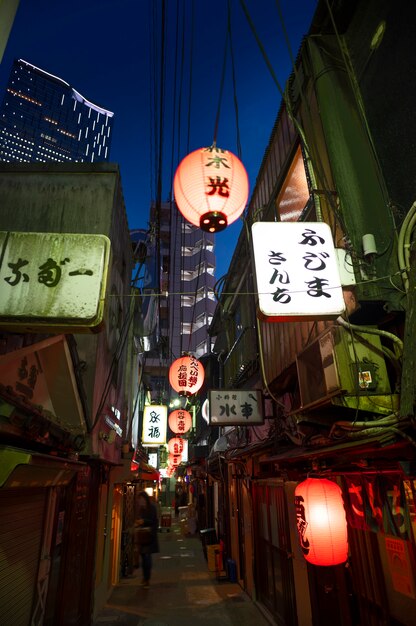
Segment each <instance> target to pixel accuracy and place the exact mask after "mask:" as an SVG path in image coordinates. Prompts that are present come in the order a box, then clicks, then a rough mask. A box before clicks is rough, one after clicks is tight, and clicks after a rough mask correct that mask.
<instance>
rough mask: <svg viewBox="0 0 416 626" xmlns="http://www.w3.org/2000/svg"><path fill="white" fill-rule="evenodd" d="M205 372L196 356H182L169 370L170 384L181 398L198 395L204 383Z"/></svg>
mask: <svg viewBox="0 0 416 626" xmlns="http://www.w3.org/2000/svg"><path fill="white" fill-rule="evenodd" d="M204 377H205V370H204V367H203V365H202V363H201V362H200V361H198V359H196V358H195V357H194V356H188V355H187V356H182V357H180V358H179V359H176V361H174V362H173V363H172V365H171V366H170V369H169V382H170V384H171V386H172V387H173V389H174V390H175V391H176V392H177V393H178V394H179V395H180V396H191V395H193V394H195V393H197V392H198V391H199V390H200V389H201V387H202V384H203V382H204Z"/></svg>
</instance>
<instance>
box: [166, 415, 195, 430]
mask: <svg viewBox="0 0 416 626" xmlns="http://www.w3.org/2000/svg"><path fill="white" fill-rule="evenodd" d="M168 424H169V428H170V429H171V431H172V432H173V433H175V434H180V435H183V434H184V433H187V432H188V430H190V429H191V428H192V415H191V414H190V413H189V412H188V411H184V409H177V410H176V411H172V413H170V414H169V418H168Z"/></svg>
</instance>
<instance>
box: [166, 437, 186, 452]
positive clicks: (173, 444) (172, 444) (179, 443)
mask: <svg viewBox="0 0 416 626" xmlns="http://www.w3.org/2000/svg"><path fill="white" fill-rule="evenodd" d="M168 450H169V452H170V453H171V454H182V452H183V439H181V438H180V437H173V438H172V439H169V441H168Z"/></svg>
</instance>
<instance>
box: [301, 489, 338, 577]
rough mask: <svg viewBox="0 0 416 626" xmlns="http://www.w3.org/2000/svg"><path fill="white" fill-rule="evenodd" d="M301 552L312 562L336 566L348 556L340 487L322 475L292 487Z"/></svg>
mask: <svg viewBox="0 0 416 626" xmlns="http://www.w3.org/2000/svg"><path fill="white" fill-rule="evenodd" d="M295 508H296V522H297V528H298V534H299V540H300V544H301V547H302V552H303V555H304V557H305V559H306V560H307V561H309V563H313V564H314V565H339V564H340V563H345V561H346V560H347V558H348V535H347V520H346V516H345V509H344V502H343V499H342V492H341V489H340V488H339V487H338V485H337V484H336V483H334V482H333V481H331V480H327V479H326V478H308V479H307V480H304V481H303V482H302V483H300V484H299V485H298V486H297V487H296V489H295Z"/></svg>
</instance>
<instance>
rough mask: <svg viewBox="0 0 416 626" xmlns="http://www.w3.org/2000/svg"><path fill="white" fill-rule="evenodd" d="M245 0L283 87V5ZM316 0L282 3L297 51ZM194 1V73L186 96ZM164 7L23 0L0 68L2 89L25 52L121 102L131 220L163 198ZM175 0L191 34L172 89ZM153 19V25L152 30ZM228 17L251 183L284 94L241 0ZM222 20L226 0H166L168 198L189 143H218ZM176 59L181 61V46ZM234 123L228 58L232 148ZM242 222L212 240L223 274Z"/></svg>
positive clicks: (223, 130)
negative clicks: (158, 134) (158, 133)
mask: <svg viewBox="0 0 416 626" xmlns="http://www.w3.org/2000/svg"><path fill="white" fill-rule="evenodd" d="M245 3H246V6H247V8H248V10H249V13H250V15H251V18H252V20H253V23H254V25H255V28H256V30H257V32H258V35H259V37H260V39H261V41H262V44H263V45H264V47H265V50H266V53H267V55H268V57H269V59H270V62H271V64H272V66H273V69H274V72H275V73H276V75H277V77H278V79H279V82H280V84H281V85H282V86H283V87H284V85H285V82H286V80H287V78H288V76H289V74H290V70H291V63H290V55H289V52H288V48H287V45H286V41H285V37H284V34H283V31H282V27H281V23H280V20H279V13H278V9H277V6H278V3H277V1H276V0H245ZM316 3H317V2H316V0H296V1H295V0H279V6H280V7H281V12H282V14H283V18H284V23H285V27H286V29H287V32H288V34H289V38H290V43H291V47H292V50H293V54H294V56H296V54H297V52H298V49H299V45H300V42H301V40H302V37H303V36H304V35H305V34H306V32H307V30H308V28H309V24H310V22H311V19H312V15H313V12H314V10H315V7H316ZM192 4H193V6H194V17H193V33H194V38H193V54H192V69H193V72H192V85H191V99H189V59H190V46H191V43H190V32H191V28H190V26H191V16H192V10H191V8H192ZM161 5H162V3H161V0H153V1H152V0H20V6H19V9H18V13H17V16H16V19H15V23H14V26H13V30H12V33H11V35H10V38H9V43H8V46H7V48H6V52H5V55H4V57H3V61H2V63H1V65H0V97H1V98H2V97H3V93H4V89H5V86H6V83H7V80H8V76H9V73H10V68H11V64H12V62H13V59H14V58H22V59H25V60H26V61H29V62H30V63H33V64H34V65H37V66H38V67H41V68H42V69H44V70H46V71H48V72H51V73H52V74H55V75H57V76H59V77H61V78H63V79H64V80H66V81H67V82H69V83H70V84H71V85H72V86H73V87H74V88H75V89H77V90H78V91H79V92H80V93H81V94H82V95H83V96H85V97H86V98H87V99H89V100H92V101H93V102H95V103H97V104H100V105H102V106H103V107H105V108H107V109H110V110H112V111H114V113H115V122H114V132H113V141H112V147H111V161H113V162H117V163H118V164H119V165H120V170H121V178H122V185H123V191H124V198H125V203H126V209H127V214H128V219H129V227H130V228H146V227H147V220H148V213H149V205H150V202H151V200H152V199H154V198H155V195H156V167H155V164H156V162H157V149H158V148H157V146H156V141H155V134H154V132H151V129H152V128H153V119H154V116H153V113H152V111H153V112H154V110H155V108H154V97H153V96H152V80H151V77H152V76H153V73H152V72H151V71H150V68H151V67H152V66H153V65H154V64H155V63H156V66H157V76H159V59H158V54H157V53H156V55H155V54H154V53H153V52H152V50H155V49H157V50H160V41H161V38H160V32H159V22H160V20H159V17H160V7H161ZM178 6H179V15H180V19H179V20H178V32H179V40H180V44H182V25H183V24H185V25H186V26H185V30H186V34H185V37H184V78H183V81H182V87H181V88H179V87H177V89H176V93H175V90H174V76H175V59H176V58H177V54H176V44H175V42H176V29H177V26H176V24H177V7H178ZM154 21H155V22H157V28H158V30H157V32H156V35H154V29H153V25H152V22H154ZM231 25H232V38H233V50H234V59H235V72H236V89H237V100H238V109H239V127H240V139H241V146H242V161H243V163H244V165H245V166H246V169H247V171H248V175H249V180H250V190H251V191H252V190H253V188H254V185H255V181H256V176H257V173H258V170H259V167H260V164H261V161H262V158H263V155H264V151H265V148H266V146H267V143H268V140H269V137H270V134H271V131H272V128H273V124H274V121H275V118H276V115H277V112H278V109H279V106H280V101H281V98H280V94H279V92H278V90H277V88H276V86H275V84H274V82H273V79H272V77H271V75H270V72H269V70H268V68H267V66H266V63H265V61H264V60H263V57H262V56H261V53H260V51H259V47H258V44H257V43H256V41H255V39H254V36H253V34H252V32H251V30H250V28H249V26H248V23H247V19H246V17H245V15H244V13H243V10H242V7H241V4H240V2H239V0H232V2H231ZM226 26H227V1H226V0H211V1H210V2H207V1H206V0H193V3H192V0H166V40H165V43H166V62H165V65H164V67H165V73H166V82H165V85H166V87H165V98H164V133H163V137H164V140H163V144H162V164H163V169H162V174H163V175H162V180H163V187H162V200H165V199H167V198H168V196H169V193H170V191H171V184H172V176H171V172H172V168H173V171H174V168H175V167H176V164H177V162H178V159H179V160H180V159H181V158H183V157H184V156H185V155H186V153H187V147H188V144H189V151H192V150H195V149H197V148H200V147H202V146H209V145H211V144H212V141H213V137H214V126H215V118H216V112H217V107H218V100H219V90H220V79H221V72H222V67H223V58H224V44H225V33H226ZM178 58H179V59H180V58H181V48H180V49H179V52H178ZM157 80H159V79H158V78H157ZM179 84H180V83H179V78H178V79H177V85H179ZM175 101H176V112H177V111H178V107H179V101H181V103H182V107H181V111H182V115H181V118H180V120H181V121H180V124H179V122H178V121H175V123H173V121H172V120H173V110H174V106H175ZM189 102H190V103H191V106H190V108H189ZM188 125H189V131H190V132H189V135H188ZM236 128H237V126H236V115H235V109H234V101H233V88H232V78H231V60H230V55H228V58H227V71H226V75H225V82H224V91H223V97H222V104H221V114H220V121H219V128H218V136H217V145H218V146H219V147H221V148H225V149H227V150H231V151H232V152H234V153H235V154H237V140H236V137H237V132H236ZM178 137H180V142H178ZM172 155H173V158H172ZM241 225H242V222H241V220H238V221H237V222H236V223H235V224H233V225H231V226H230V227H229V228H228V229H227V230H225V231H223V232H221V233H219V234H218V235H217V237H216V254H217V271H216V276H217V278H220V277H221V276H222V275H223V274H225V273H226V272H227V269H228V265H229V261H230V259H231V255H232V252H233V249H234V247H235V243H236V241H237V237H238V234H239V232H240V229H241Z"/></svg>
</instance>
